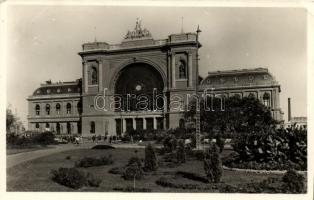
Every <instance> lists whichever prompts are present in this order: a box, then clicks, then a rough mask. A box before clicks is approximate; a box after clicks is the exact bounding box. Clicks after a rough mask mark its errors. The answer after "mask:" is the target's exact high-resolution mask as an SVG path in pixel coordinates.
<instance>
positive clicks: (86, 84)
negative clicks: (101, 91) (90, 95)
mask: <svg viewBox="0 0 314 200" xmlns="http://www.w3.org/2000/svg"><path fill="white" fill-rule="evenodd" d="M87 67H88V66H87V62H86V61H84V62H83V72H84V73H83V83H84V92H85V93H87V92H88V74H87Z"/></svg>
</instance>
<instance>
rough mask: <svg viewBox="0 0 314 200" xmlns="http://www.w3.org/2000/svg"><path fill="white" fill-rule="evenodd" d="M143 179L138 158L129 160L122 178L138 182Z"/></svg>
mask: <svg viewBox="0 0 314 200" xmlns="http://www.w3.org/2000/svg"><path fill="white" fill-rule="evenodd" d="M143 177H144V172H143V169H142V163H141V160H140V159H139V158H138V157H132V158H130V160H129V162H128V165H127V166H126V168H125V170H124V173H123V178H124V179H125V180H134V179H136V180H140V179H142V178H143Z"/></svg>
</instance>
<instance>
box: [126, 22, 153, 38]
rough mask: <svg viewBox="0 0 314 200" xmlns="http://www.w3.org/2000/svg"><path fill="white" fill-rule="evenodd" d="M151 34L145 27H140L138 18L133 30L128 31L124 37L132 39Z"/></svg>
mask: <svg viewBox="0 0 314 200" xmlns="http://www.w3.org/2000/svg"><path fill="white" fill-rule="evenodd" d="M151 37H152V35H151V33H150V32H149V30H147V29H146V28H144V29H142V26H141V21H139V20H138V19H137V20H136V25H135V28H134V30H133V31H128V32H127V34H126V36H125V37H124V39H125V40H134V39H140V38H151Z"/></svg>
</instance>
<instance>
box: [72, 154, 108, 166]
mask: <svg viewBox="0 0 314 200" xmlns="http://www.w3.org/2000/svg"><path fill="white" fill-rule="evenodd" d="M111 164H113V160H112V157H111V155H109V156H108V157H107V156H103V157H101V158H93V157H84V158H82V159H81V160H80V161H77V162H75V167H84V168H87V167H95V166H101V165H111Z"/></svg>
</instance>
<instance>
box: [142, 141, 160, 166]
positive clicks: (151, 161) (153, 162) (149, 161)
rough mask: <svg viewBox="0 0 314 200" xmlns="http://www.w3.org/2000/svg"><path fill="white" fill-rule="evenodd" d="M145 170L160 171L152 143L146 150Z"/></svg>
mask: <svg viewBox="0 0 314 200" xmlns="http://www.w3.org/2000/svg"><path fill="white" fill-rule="evenodd" d="M144 169H145V171H156V170H157V169H158V162H157V156H156V153H155V150H154V148H153V146H152V145H151V144H150V143H149V144H148V145H147V146H146V148H145V162H144Z"/></svg>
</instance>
